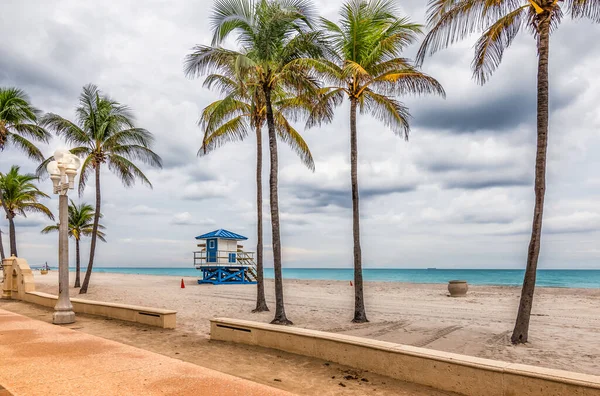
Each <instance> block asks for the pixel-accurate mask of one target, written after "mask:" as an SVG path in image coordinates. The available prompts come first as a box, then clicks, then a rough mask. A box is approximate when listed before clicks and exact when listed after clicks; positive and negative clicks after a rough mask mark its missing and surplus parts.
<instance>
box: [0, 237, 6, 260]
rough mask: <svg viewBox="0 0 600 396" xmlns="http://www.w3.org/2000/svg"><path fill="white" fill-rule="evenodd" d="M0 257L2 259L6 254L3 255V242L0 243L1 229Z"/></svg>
mask: <svg viewBox="0 0 600 396" xmlns="http://www.w3.org/2000/svg"><path fill="white" fill-rule="evenodd" d="M0 258H1V259H2V260H4V259H5V258H6V256H5V255H4V244H3V243H2V230H0Z"/></svg>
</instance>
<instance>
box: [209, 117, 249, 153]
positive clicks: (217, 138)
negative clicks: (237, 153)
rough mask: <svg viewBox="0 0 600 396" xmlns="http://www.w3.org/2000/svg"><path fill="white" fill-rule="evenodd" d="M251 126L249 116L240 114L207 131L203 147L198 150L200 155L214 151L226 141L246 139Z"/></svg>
mask: <svg viewBox="0 0 600 396" xmlns="http://www.w3.org/2000/svg"><path fill="white" fill-rule="evenodd" d="M249 128H250V125H249V124H248V121H247V118H246V117H244V116H243V115H240V116H237V117H234V118H233V119H231V120H229V121H227V122H225V123H223V124H222V125H220V126H219V127H217V128H216V129H215V130H213V131H211V132H208V131H207V132H206V133H205V135H204V139H203V143H202V147H201V148H200V150H198V156H202V155H204V154H207V153H209V152H211V151H214V150H216V149H217V148H219V147H221V146H223V145H224V144H225V143H229V142H236V141H241V140H244V139H245V138H246V137H247V136H248V130H249Z"/></svg>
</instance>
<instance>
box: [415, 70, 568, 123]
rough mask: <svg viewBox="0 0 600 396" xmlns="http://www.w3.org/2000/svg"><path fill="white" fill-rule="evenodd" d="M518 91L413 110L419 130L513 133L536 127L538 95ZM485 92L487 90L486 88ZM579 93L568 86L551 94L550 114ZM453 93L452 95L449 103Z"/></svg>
mask: <svg viewBox="0 0 600 396" xmlns="http://www.w3.org/2000/svg"><path fill="white" fill-rule="evenodd" d="M507 84H510V85H511V86H512V87H513V88H514V89H512V90H509V91H506V92H497V93H494V94H493V95H489V94H486V95H477V96H480V97H479V98H478V100H476V101H468V102H466V101H461V100H448V101H446V102H440V101H432V103H438V104H439V105H438V106H435V105H434V106H417V107H416V108H415V109H414V110H413V116H414V119H415V120H414V124H415V125H416V126H420V127H425V128H431V129H438V130H444V131H449V132H452V133H474V132H478V131H494V132H502V131H506V132H509V131H510V130H511V129H512V128H515V127H517V126H518V125H520V124H523V123H527V124H532V125H534V124H535V120H536V118H535V112H536V92H535V90H534V89H533V88H534V87H528V86H519V85H513V83H512V81H508V82H507ZM481 89H485V87H482V88H481ZM577 94H578V92H576V91H575V90H574V89H572V88H570V87H568V86H566V87H564V89H554V90H552V91H551V94H550V111H551V112H555V111H557V110H560V109H562V108H564V107H566V106H568V105H570V104H571V103H572V102H573V101H574V100H575V99H576V97H577ZM451 96H452V92H449V93H448V97H449V98H448V99H450V98H451Z"/></svg>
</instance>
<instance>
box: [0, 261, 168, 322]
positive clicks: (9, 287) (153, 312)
mask: <svg viewBox="0 0 600 396" xmlns="http://www.w3.org/2000/svg"><path fill="white" fill-rule="evenodd" d="M2 265H3V267H4V268H3V271H4V281H3V282H2V295H1V296H0V298H2V299H8V300H11V299H12V300H22V301H27V302H30V303H33V304H38V305H43V306H45V307H48V308H54V306H55V305H56V301H57V300H58V297H57V296H55V295H52V294H48V293H40V292H36V291H35V283H34V281H33V273H32V272H31V268H29V264H27V260H25V259H23V258H20V257H15V256H12V257H10V258H7V259H4V260H2ZM71 304H72V305H73V311H74V312H79V313H85V314H89V315H98V316H105V317H107V318H113V319H120V320H126V321H128V322H136V323H143V324H147V325H150V326H156V327H162V328H165V329H174V328H175V325H176V318H175V315H176V314H177V312H176V311H171V310H168V309H160V308H148V307H140V306H136V305H125V304H116V303H109V302H102V301H91V300H82V299H80V298H71Z"/></svg>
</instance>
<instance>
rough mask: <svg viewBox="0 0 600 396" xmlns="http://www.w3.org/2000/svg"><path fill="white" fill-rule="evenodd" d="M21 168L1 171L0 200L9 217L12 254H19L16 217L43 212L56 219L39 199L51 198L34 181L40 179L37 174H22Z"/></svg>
mask: <svg viewBox="0 0 600 396" xmlns="http://www.w3.org/2000/svg"><path fill="white" fill-rule="evenodd" d="M19 171H20V168H19V167H18V166H16V165H13V166H12V167H11V168H10V171H9V172H8V173H6V174H5V173H0V200H1V201H2V207H3V208H4V212H5V213H6V218H7V219H8V226H9V234H10V254H11V256H12V255H15V256H18V253H17V234H16V231H15V217H16V216H18V215H21V216H23V217H27V213H28V212H30V213H42V214H44V215H46V216H48V217H49V218H50V219H52V220H54V215H52V212H51V211H50V209H48V208H47V207H46V206H45V205H43V204H41V203H40V202H39V201H40V199H41V198H49V197H48V195H46V194H45V193H43V192H42V191H40V190H39V189H38V188H37V186H36V185H35V184H34V183H33V182H34V181H36V180H38V178H37V177H36V176H35V175H31V174H21V173H19Z"/></svg>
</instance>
